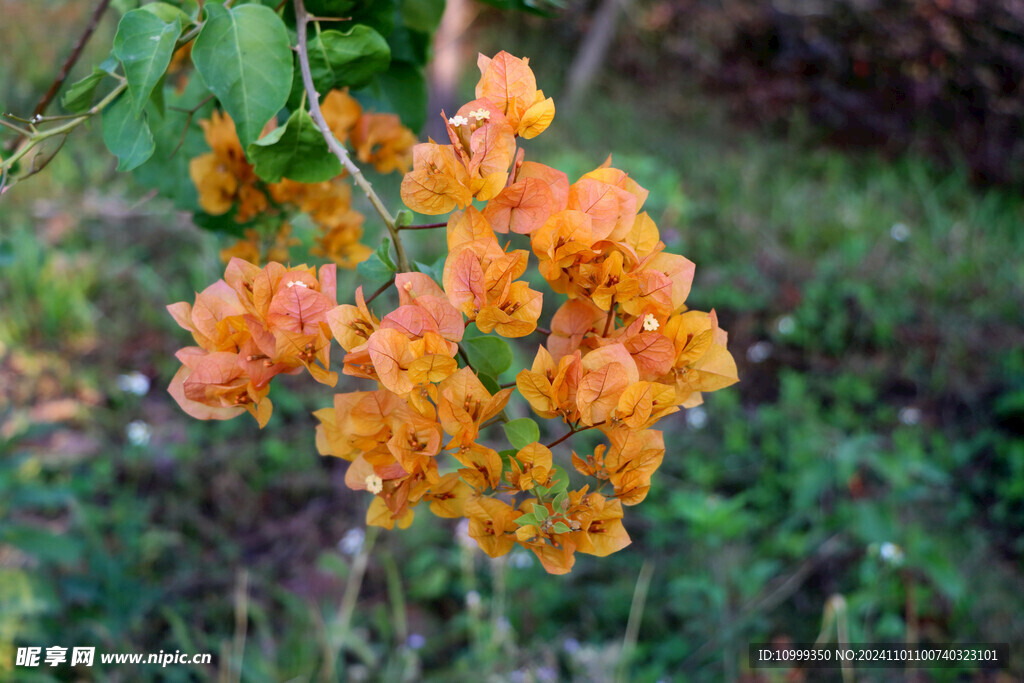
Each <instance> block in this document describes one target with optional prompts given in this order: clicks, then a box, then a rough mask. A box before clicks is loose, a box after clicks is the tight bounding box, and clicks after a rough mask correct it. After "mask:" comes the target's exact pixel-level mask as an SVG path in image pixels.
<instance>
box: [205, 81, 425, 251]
mask: <svg viewBox="0 0 1024 683" xmlns="http://www.w3.org/2000/svg"><path fill="white" fill-rule="evenodd" d="M322 112H323V115H324V119H325V120H326V121H327V124H328V126H329V127H330V128H331V131H332V132H333V133H334V134H335V136H336V137H337V138H338V139H339V140H340V141H342V142H343V143H344V142H346V141H348V142H349V143H350V144H351V145H352V146H353V147H354V149H355V150H356V154H357V155H358V158H359V159H360V160H361V161H364V162H367V163H371V164H373V165H374V167H375V168H376V169H377V171H378V172H380V173H390V172H392V171H396V170H398V171H403V172H404V171H406V170H408V169H409V167H410V166H411V164H412V148H413V145H414V144H415V142H416V138H415V136H414V135H413V133H412V131H410V130H409V129H408V128H406V127H405V126H403V125H402V124H401V122H400V121H399V119H398V117H397V116H396V115H394V114H376V113H372V112H364V111H363V109H362V106H360V104H359V103H358V102H357V101H356V100H355V99H354V98H352V97H351V96H350V95H349V94H348V93H347V92H345V91H343V90H332V91H331V92H330V93H329V94H328V95H327V96H326V97H325V98H324V101H323V105H322ZM200 125H201V126H202V127H203V131H204V133H205V134H206V141H207V144H209V146H210V149H211V151H210V152H209V153H207V154H203V155H200V156H198V157H196V158H194V159H192V161H191V162H190V164H189V173H190V175H191V177H192V181H193V183H194V184H195V186H196V189H197V190H198V192H199V206H200V207H201V208H202V209H203V211H205V212H206V213H208V214H211V215H215V216H219V215H223V214H226V213H228V212H229V211H231V210H232V209H234V210H235V214H234V218H235V220H236V221H237V222H239V223H248V222H250V221H252V220H254V219H256V218H257V217H260V216H271V215H273V216H277V215H280V214H281V213H282V212H283V211H286V210H288V209H297V210H299V211H302V212H304V213H308V214H309V216H310V218H311V219H312V221H313V222H314V223H315V224H316V225H317V226H318V227H319V229H320V233H319V235H318V236H317V237H316V243H317V245H316V247H315V248H314V250H313V253H314V254H316V255H318V256H323V257H325V258H327V259H330V260H331V261H333V262H334V263H335V264H337V265H339V266H342V267H344V268H354V267H355V266H356V265H358V264H359V263H360V262H362V261H364V260H366V258H367V257H368V256H369V255H370V253H371V250H370V249H369V248H368V247H366V246H365V245H363V244H361V243H360V241H359V240H360V239H361V238H362V235H363V216H362V214H360V213H358V212H357V211H354V210H353V209H352V191H351V188H350V186H349V185H347V184H346V183H344V182H342V177H343V176H338V177H337V178H335V179H333V180H329V181H325V182H320V183H298V182H294V181H291V180H287V179H285V180H282V181H281V182H278V183H265V182H263V181H262V180H260V178H259V177H258V176H257V175H256V172H255V170H254V168H253V166H252V164H250V163H249V161H248V159H247V158H246V156H245V152H244V150H243V149H242V145H241V142H240V141H239V139H238V134H237V132H236V131H235V124H234V122H233V121H232V120H231V117H229V116H228V115H227V114H225V113H222V112H219V111H214V112H213V114H212V116H211V118H210V119H208V120H203V121H200ZM267 125H268V127H267V128H266V129H265V130H264V134H266V133H268V132H270V131H271V130H273V122H271V123H268V124H267ZM283 220H284V219H283V217H282V218H281V219H280V220H279V222H278V225H277V226H275V229H274V230H272V231H271V232H272V234H270V235H264V234H262V233H261V232H259V231H253V232H252V234H249V233H247V234H246V237H245V239H242V240H239V241H238V242H236V243H235V244H233V245H231V246H230V247H228V248H227V249H225V250H224V252H222V258H223V259H224V261H225V262H227V261H228V260H230V258H232V257H236V256H237V257H239V258H244V259H246V260H248V261H250V262H251V263H255V264H262V263H269V262H271V261H288V260H289V259H288V248H289V246H291V245H293V244H294V243H295V242H293V241H292V240H291V239H290V230H291V229H290V227H284V226H285V225H287V224H286V223H282V222H280V221H283Z"/></svg>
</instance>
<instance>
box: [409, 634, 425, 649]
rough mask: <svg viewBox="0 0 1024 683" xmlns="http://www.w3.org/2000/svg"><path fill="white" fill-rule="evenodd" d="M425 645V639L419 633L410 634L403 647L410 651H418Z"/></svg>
mask: <svg viewBox="0 0 1024 683" xmlns="http://www.w3.org/2000/svg"><path fill="white" fill-rule="evenodd" d="M426 644H427V639H426V638H424V637H423V636H421V635H420V634H419V633H410V634H409V637H408V638H406V639H405V646H406V647H408V648H409V649H410V650H419V649H420V648H421V647H423V646H424V645H426Z"/></svg>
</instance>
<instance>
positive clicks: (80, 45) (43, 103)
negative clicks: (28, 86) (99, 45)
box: [32, 0, 110, 116]
mask: <svg viewBox="0 0 1024 683" xmlns="http://www.w3.org/2000/svg"><path fill="white" fill-rule="evenodd" d="M108 5H110V0H100V4H98V5H97V6H96V9H95V10H93V13H92V17H91V18H90V19H89V23H88V24H87V25H86V27H85V31H84V32H83V33H82V35H81V36H79V38H78V42H76V43H75V46H74V47H73V48H72V49H71V54H70V55H68V58H67V59H66V60H65V61H64V65H63V66H62V67H61V68H60V72H59V73H58V74H57V77H56V78H55V79H53V83H51V84H50V87H49V88H48V89H47V90H46V93H45V94H44V95H43V96H42V97H41V98H40V99H39V102H37V103H36V107H35V109H33V110H32V114H33V116H42V115H43V112H45V111H46V108H47V107H48V106H50V102H52V101H53V98H54V97H56V96H57V91H58V90H60V86H62V85H64V81H65V80H67V77H68V74H69V73H71V68H72V67H73V66H74V65H75V63H76V62H77V61H78V58H79V57H81V56H82V50H83V49H84V48H85V44H86V43H87V42H89V38H91V37H92V34H93V33H94V32H95V31H96V27H97V26H99V23H100V17H102V16H103V13H104V12H106V11H107V6H108Z"/></svg>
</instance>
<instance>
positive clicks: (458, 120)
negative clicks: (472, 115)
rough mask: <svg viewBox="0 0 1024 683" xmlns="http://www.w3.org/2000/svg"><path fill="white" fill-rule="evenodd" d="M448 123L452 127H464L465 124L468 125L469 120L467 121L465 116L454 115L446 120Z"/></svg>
mask: <svg viewBox="0 0 1024 683" xmlns="http://www.w3.org/2000/svg"><path fill="white" fill-rule="evenodd" d="M448 123H450V124H452V125H453V126H465V125H466V124H467V123H469V119H467V118H466V117H465V116H457V115H456V116H453V117H451V118H450V119H448Z"/></svg>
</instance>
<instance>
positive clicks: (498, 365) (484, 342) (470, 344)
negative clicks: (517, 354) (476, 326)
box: [462, 337, 512, 377]
mask: <svg viewBox="0 0 1024 683" xmlns="http://www.w3.org/2000/svg"><path fill="white" fill-rule="evenodd" d="M462 348H463V350H464V351H465V352H466V355H467V356H469V364H470V365H472V366H473V368H474V369H475V370H477V371H479V372H481V373H483V374H485V375H490V376H491V377H497V376H498V375H500V374H501V373H503V372H505V370H508V368H509V366H510V365H512V348H511V347H510V346H509V345H508V342H507V341H505V340H504V339H500V338H498V337H474V338H472V339H466V338H463V340H462Z"/></svg>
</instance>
